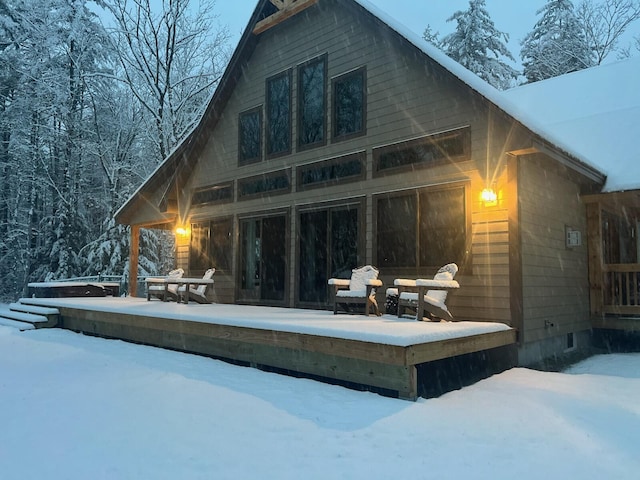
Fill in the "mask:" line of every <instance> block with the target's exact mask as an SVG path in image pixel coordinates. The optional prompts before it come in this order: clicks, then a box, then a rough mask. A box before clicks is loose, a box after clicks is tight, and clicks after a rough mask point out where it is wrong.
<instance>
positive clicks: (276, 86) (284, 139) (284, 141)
mask: <svg viewBox="0 0 640 480" xmlns="http://www.w3.org/2000/svg"><path fill="white" fill-rule="evenodd" d="M289 152H291V71H287V72H285V73H282V74H280V75H278V76H276V77H273V78H270V79H269V80H267V155H271V156H273V155H282V154H286V153H289Z"/></svg>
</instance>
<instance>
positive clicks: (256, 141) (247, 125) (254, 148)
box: [238, 107, 262, 164]
mask: <svg viewBox="0 0 640 480" xmlns="http://www.w3.org/2000/svg"><path fill="white" fill-rule="evenodd" d="M238 125H239V127H238V160H239V162H240V163H241V164H246V163H254V162H259V161H260V160H261V157H262V155H261V149H262V107H257V108H254V109H253V110H249V111H247V112H244V113H241V114H240V119H239V122H238Z"/></svg>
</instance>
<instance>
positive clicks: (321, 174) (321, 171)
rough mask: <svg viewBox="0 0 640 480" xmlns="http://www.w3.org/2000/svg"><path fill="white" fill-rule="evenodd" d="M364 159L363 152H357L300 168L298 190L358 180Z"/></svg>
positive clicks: (362, 170) (361, 172) (362, 171)
mask: <svg viewBox="0 0 640 480" xmlns="http://www.w3.org/2000/svg"><path fill="white" fill-rule="evenodd" d="M365 159H366V157H365V152H359V153H354V154H352V155H345V156H343V157H338V158H332V159H331V160H325V161H322V162H315V163H312V164H310V165H303V166H300V167H298V188H299V189H307V188H313V187H319V186H326V185H327V184H332V185H333V184H337V183H342V182H348V181H354V180H359V179H361V178H362V177H363V175H364V162H365Z"/></svg>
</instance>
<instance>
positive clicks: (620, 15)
mask: <svg viewBox="0 0 640 480" xmlns="http://www.w3.org/2000/svg"><path fill="white" fill-rule="evenodd" d="M577 15H578V18H579V20H580V22H581V23H582V25H583V27H584V33H585V35H586V37H587V42H588V43H589V45H590V46H591V49H592V50H593V53H594V55H595V63H596V64H597V65H600V64H601V63H602V62H603V61H604V60H605V58H607V56H608V55H609V54H611V52H613V51H615V50H616V46H617V43H618V41H619V40H620V37H621V36H622V35H623V34H624V32H625V31H626V30H627V28H628V27H629V25H630V24H632V23H633V22H635V21H636V20H638V19H639V18H640V2H639V1H637V0H604V1H600V2H595V1H594V0H584V1H583V2H582V3H581V4H580V5H579V6H578V11H577Z"/></svg>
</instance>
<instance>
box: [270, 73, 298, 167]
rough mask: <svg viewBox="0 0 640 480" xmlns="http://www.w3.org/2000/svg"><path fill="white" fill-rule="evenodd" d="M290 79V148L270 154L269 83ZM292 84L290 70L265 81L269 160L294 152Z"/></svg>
mask: <svg viewBox="0 0 640 480" xmlns="http://www.w3.org/2000/svg"><path fill="white" fill-rule="evenodd" d="M285 76H286V77H288V78H289V148H288V149H287V150H283V151H281V152H276V153H269V148H270V144H271V142H270V139H271V136H270V131H269V127H270V125H269V106H270V100H271V95H270V93H269V82H271V81H274V80H278V79H280V78H282V77H285ZM292 82H293V69H292V68H289V69H287V70H285V71H284V72H280V73H278V74H276V75H272V76H270V77H269V78H267V79H266V80H265V141H264V144H265V156H266V158H267V159H268V160H270V159H272V158H278V157H283V156H285V155H290V154H291V153H292V151H293V148H292V143H293V122H292V120H293V98H292V97H293V95H292V90H293V89H292Z"/></svg>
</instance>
